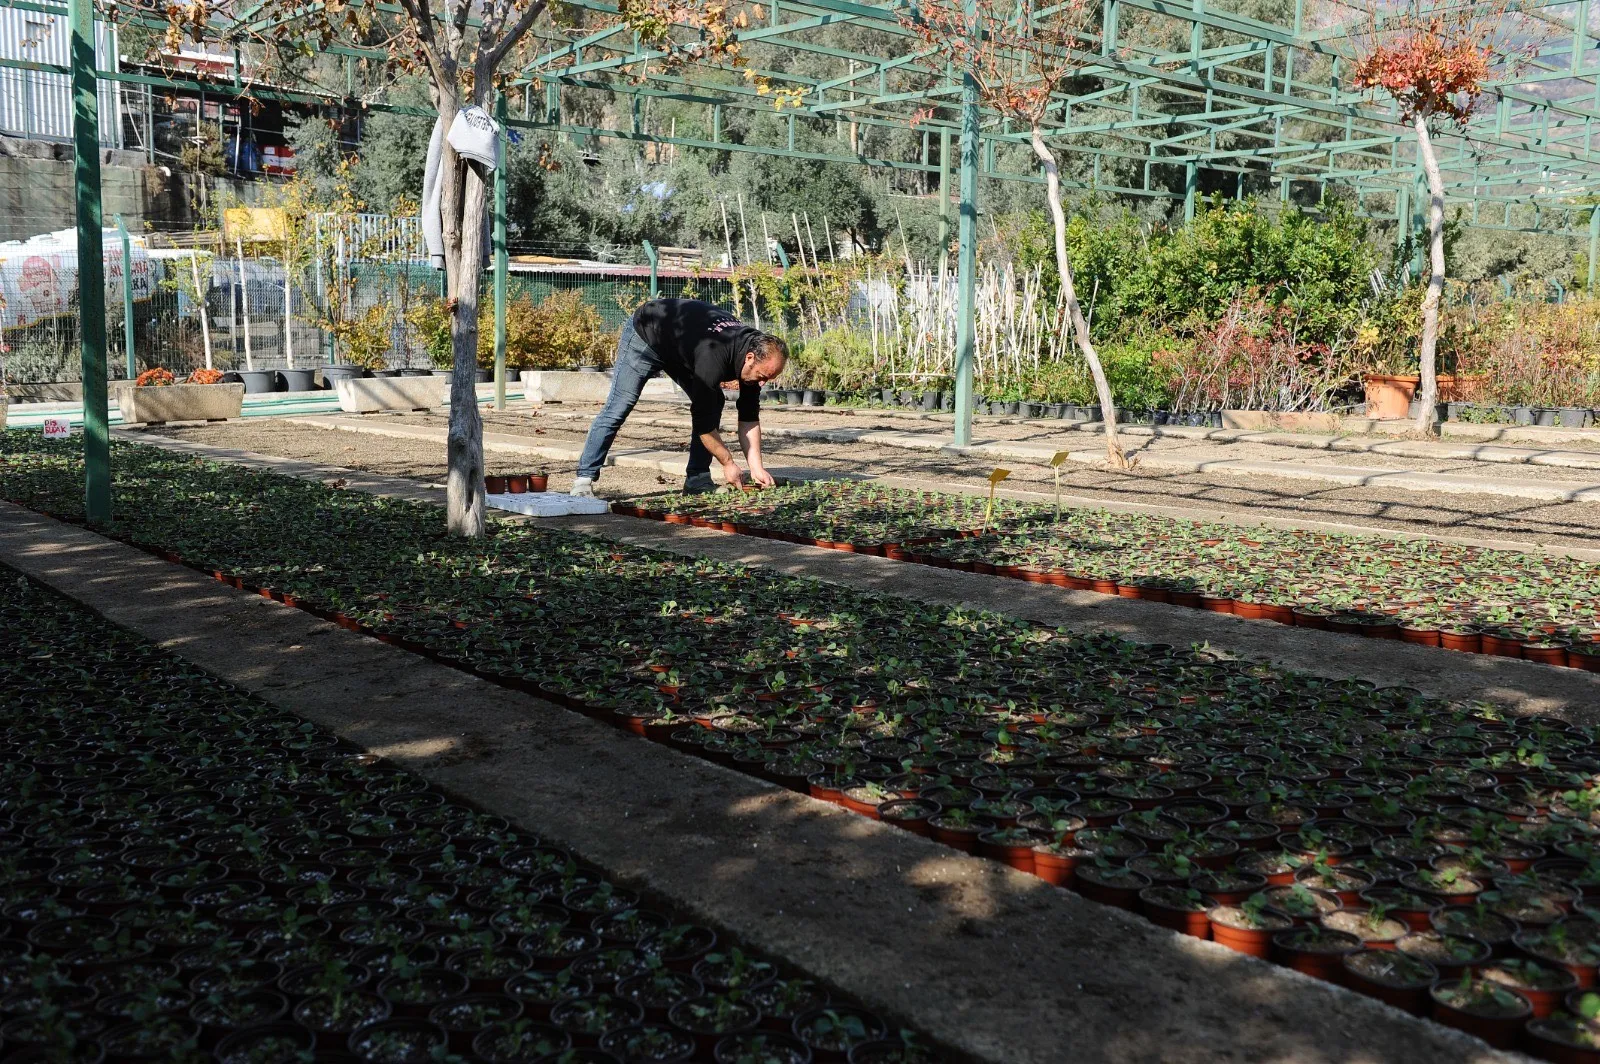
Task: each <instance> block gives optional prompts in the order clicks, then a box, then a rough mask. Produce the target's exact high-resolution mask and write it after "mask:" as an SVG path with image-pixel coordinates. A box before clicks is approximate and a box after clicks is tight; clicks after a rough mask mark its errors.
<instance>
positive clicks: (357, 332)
mask: <svg viewBox="0 0 1600 1064" xmlns="http://www.w3.org/2000/svg"><path fill="white" fill-rule="evenodd" d="M324 327H325V328H327V330H328V331H329V332H331V333H332V334H333V342H334V345H335V350H337V351H338V352H339V353H340V354H341V355H343V357H344V360H345V361H346V362H348V363H349V364H350V365H352V366H360V367H361V368H362V369H367V370H374V369H383V368H384V366H385V365H387V356H388V354H389V345H390V344H391V343H392V341H393V337H392V334H393V330H394V307H393V306H392V305H391V304H389V303H374V304H373V305H372V306H370V307H368V308H367V309H366V310H364V311H362V312H361V313H360V314H359V315H356V316H353V317H348V318H341V319H339V320H337V321H333V322H329V323H326V324H325V326H324Z"/></svg>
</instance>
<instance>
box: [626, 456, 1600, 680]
mask: <svg viewBox="0 0 1600 1064" xmlns="http://www.w3.org/2000/svg"><path fill="white" fill-rule="evenodd" d="M985 505H986V503H985V500H984V499H982V498H978V497H974V496H967V495H953V494H941V493H937V492H925V491H908V490H904V489H896V488H885V487H880V486H877V485H862V484H859V483H854V482H849V481H814V482H811V483H809V484H801V485H791V486H785V487H782V488H777V489H771V490H767V491H761V492H745V493H736V494H728V493H724V494H719V495H668V496H662V497H654V498H651V499H649V500H643V501H641V502H636V503H619V504H615V505H614V506H613V510H615V511H616V512H619V513H624V514H628V515H631V516H635V517H648V518H654V519H657V520H665V521H669V522H675V523H679V524H691V525H695V526H697V527H702V528H718V529H721V530H722V531H725V532H736V533H741V534H745V535H755V536H764V537H767V538H773V539H779V540H782V541H785V542H793V543H804V544H810V545H813V546H820V547H828V548H833V549H837V550H848V551H853V552H857V553H871V554H882V555H886V556H888V557H891V558H895V559H897V560H901V561H911V562H920V563H922V564H926V565H936V566H939V567H942V568H952V569H962V570H966V571H968V572H978V573H986V574H992V575H996V576H1005V577H1012V578H1015V579H1021V580H1028V581H1031V582H1034V583H1048V584H1056V585H1058V586H1063V587H1070V588H1074V589H1077V590H1083V591H1098V592H1101V593H1102V594H1107V595H1119V596H1121V597H1124V598H1137V599H1145V600H1147V601H1154V602H1168V603H1173V604H1175V605H1181V606H1190V607H1193V608H1197V609H1206V610H1211V611H1214V612H1219V613H1232V614H1235V615H1237V616H1241V617H1245V618H1247V619H1251V620H1272V621H1278V622H1280V623H1283V624H1294V625H1299V626H1301V627H1307V628H1316V629H1324V630H1329V629H1331V630H1333V631H1340V632H1347V633H1352V634H1360V635H1367V636H1372V637H1375V638H1387V639H1401V640H1404V641H1406V642H1410V643H1417V644H1421V645H1426V646H1442V647H1446V648H1448V649H1451V650H1462V651H1472V652H1479V653H1487V654H1497V655H1502V656H1506V657H1516V658H1526V659H1528V660H1531V661H1537V662H1542V663H1544V664H1549V665H1561V666H1568V667H1573V668H1580V669H1587V670H1590V671H1600V606H1597V603H1600V566H1597V565H1595V564H1593V563H1589V562H1582V561H1577V560H1574V559H1570V558H1557V557H1548V556H1544V555H1533V554H1522V553H1518V552H1515V551H1505V550H1493V549H1489V548H1482V547H1470V546H1463V545H1458V544H1449V543H1439V542H1437V541H1433V540H1426V539H1415V540H1395V539H1383V538H1379V537H1373V536H1359V535H1349V534H1339V533H1331V532H1311V531H1303V530H1295V531H1286V530H1282V529H1273V528H1267V527H1264V526H1263V527H1257V528H1240V527H1238V526H1235V525H1225V524H1219V523H1206V522H1198V521H1183V520H1179V519H1176V518H1170V517H1162V516H1155V515H1147V514H1129V513H1112V512H1109V511H1105V510H1085V509H1075V508H1069V509H1064V510H1063V511H1062V517H1061V520H1060V521H1059V522H1058V521H1056V520H1055V516H1054V510H1053V508H1051V507H1050V506H1047V505H1038V504H1024V503H1017V502H1011V501H1008V500H1003V499H1002V500H997V501H996V504H995V508H994V512H993V515H992V521H991V523H990V525H989V529H990V530H989V531H988V532H987V533H985V534H981V535H980V534H979V533H980V529H981V527H982V522H983V516H984V510H985Z"/></svg>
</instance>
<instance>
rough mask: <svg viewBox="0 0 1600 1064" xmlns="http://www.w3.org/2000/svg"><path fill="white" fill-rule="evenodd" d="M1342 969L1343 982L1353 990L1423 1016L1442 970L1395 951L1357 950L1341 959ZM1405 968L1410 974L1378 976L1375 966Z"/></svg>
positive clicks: (1341, 979) (1341, 977)
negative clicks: (1430, 991) (1430, 993)
mask: <svg viewBox="0 0 1600 1064" xmlns="http://www.w3.org/2000/svg"><path fill="white" fill-rule="evenodd" d="M1339 963H1340V965H1341V966H1342V968H1343V972H1342V973H1341V976H1340V981H1341V982H1342V983H1343V984H1344V985H1345V986H1347V987H1349V988H1350V989H1351V990H1354V991H1357V992H1358V993H1362V994H1366V995H1367V996H1368V997H1375V998H1377V999H1378V1000H1379V1001H1382V1002H1383V1003H1384V1004H1386V1005H1391V1006H1393V1007H1394V1008H1397V1009H1400V1010H1401V1011H1402V1012H1409V1013H1411V1014H1412V1015H1414V1016H1421V1015H1423V1014H1424V1013H1426V1012H1427V1011H1428V1005H1429V1002H1430V999H1429V997H1428V990H1429V988H1430V987H1432V986H1433V984H1434V982H1435V981H1436V980H1437V979H1438V978H1439V973H1438V972H1437V971H1436V970H1435V969H1434V968H1433V966H1432V965H1430V964H1428V963H1427V962H1426V961H1419V960H1416V959H1415V958H1409V957H1405V956H1404V955H1397V954H1395V953H1394V951H1392V950H1385V951H1377V950H1357V951H1356V952H1355V953H1348V954H1345V955H1344V956H1343V957H1341V958H1340V959H1339ZM1395 966H1400V967H1402V968H1403V969H1404V970H1405V971H1406V972H1408V973H1409V974H1408V975H1406V974H1402V975H1400V976H1398V977H1391V978H1386V979H1379V978H1376V977H1375V973H1374V972H1373V968H1374V967H1381V968H1384V969H1393V968H1394V967H1395Z"/></svg>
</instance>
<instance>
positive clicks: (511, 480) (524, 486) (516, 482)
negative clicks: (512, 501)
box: [506, 473, 528, 495]
mask: <svg viewBox="0 0 1600 1064" xmlns="http://www.w3.org/2000/svg"><path fill="white" fill-rule="evenodd" d="M506 490H507V491H509V492H510V493H511V494H513V495H523V494H526V493H527V490H528V477H527V474H525V473H524V474H514V475H512V476H509V477H506Z"/></svg>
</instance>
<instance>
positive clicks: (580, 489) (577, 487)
mask: <svg viewBox="0 0 1600 1064" xmlns="http://www.w3.org/2000/svg"><path fill="white" fill-rule="evenodd" d="M567 494H568V495H576V496H578V497H580V498H585V499H587V498H592V497H593V496H594V478H593V477H574V478H573V480H572V490H571V491H569V492H567Z"/></svg>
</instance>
